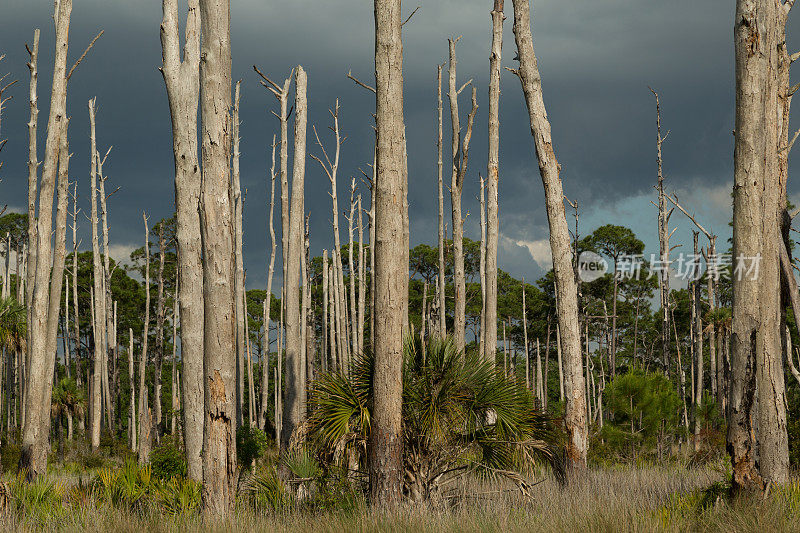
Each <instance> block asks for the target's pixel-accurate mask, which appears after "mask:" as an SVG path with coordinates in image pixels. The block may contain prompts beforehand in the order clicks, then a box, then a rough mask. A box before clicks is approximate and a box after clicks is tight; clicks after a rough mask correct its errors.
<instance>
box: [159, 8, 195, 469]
mask: <svg viewBox="0 0 800 533" xmlns="http://www.w3.org/2000/svg"><path fill="white" fill-rule="evenodd" d="M187 4H188V8H189V9H188V13H187V15H186V28H185V31H186V38H185V45H184V49H183V58H182V59H181V55H180V37H179V34H178V1H177V0H162V9H163V19H162V21H161V50H162V60H163V65H162V67H161V73H162V75H163V77H164V83H165V85H166V88H167V96H168V99H169V109H170V116H171V118H172V151H173V158H174V161H175V221H176V223H175V228H176V229H175V233H176V237H177V252H178V278H179V283H178V284H179V285H180V293H179V294H178V300H179V305H180V320H181V328H180V336H181V363H182V367H183V372H182V379H183V383H182V385H183V386H182V387H181V389H182V393H183V394H182V398H183V400H182V402H181V406H182V409H181V414H182V419H183V439H184V445H185V446H184V447H185V450H186V462H187V465H188V469H187V471H188V476H189V478H191V479H194V480H195V481H201V480H202V479H203V461H202V457H201V451H202V449H203V424H204V414H203V405H204V403H203V402H204V400H203V393H204V385H203V349H204V348H203V321H204V317H203V265H202V263H201V252H202V251H201V235H200V212H199V202H200V182H201V172H200V164H199V160H198V152H197V149H198V141H197V107H198V99H199V96H200V10H199V6H198V0H187Z"/></svg>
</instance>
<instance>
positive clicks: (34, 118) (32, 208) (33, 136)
mask: <svg viewBox="0 0 800 533" xmlns="http://www.w3.org/2000/svg"><path fill="white" fill-rule="evenodd" d="M56 15H58V13H56ZM66 45H67V43H66V42H65V43H64V46H65V47H66ZM26 48H27V49H28V53H29V55H30V60H29V61H28V69H29V70H30V78H31V80H30V88H29V97H28V98H29V104H30V109H31V113H30V119H29V121H28V256H27V262H26V267H27V268H26V271H25V277H26V283H25V308H26V318H27V320H26V323H27V324H28V329H27V331H26V341H27V342H26V344H27V346H28V351H27V353H26V359H29V358H30V354H31V353H32V352H31V348H32V347H33V332H34V326H33V294H34V293H33V289H34V288H35V286H36V248H37V246H38V241H39V239H38V237H37V236H36V226H37V220H36V200H37V198H38V195H37V187H38V181H39V176H38V169H39V159H38V158H39V156H38V149H37V128H38V124H39V103H38V102H39V98H38V95H37V84H38V81H39V68H38V64H39V29H38V28H37V29H36V30H34V32H33V47H26ZM64 61H65V65H64V68H65V69H66V50H65V51H64ZM54 75H55V72H54ZM63 90H64V91H65V93H66V83H65V84H64V89H63ZM65 102H66V97H65ZM65 106H66V103H65ZM48 124H49V121H48ZM51 202H52V200H51ZM10 257H11V237H10V236H9V238H8V245H7V246H6V279H8V280H10V279H11V276H10V270H9V269H10ZM31 265H33V268H31ZM17 268H19V263H18V264H17ZM8 285H9V286H8V287H6V286H5V285H4V286H3V291H4V292H3V297H4V298H8V297H9V296H10V294H11V293H10V282H9V284H8ZM17 396H18V397H19V401H21V402H22V401H24V399H23V398H22V396H21V395H19V394H18V395H17ZM15 416H16V415H15Z"/></svg>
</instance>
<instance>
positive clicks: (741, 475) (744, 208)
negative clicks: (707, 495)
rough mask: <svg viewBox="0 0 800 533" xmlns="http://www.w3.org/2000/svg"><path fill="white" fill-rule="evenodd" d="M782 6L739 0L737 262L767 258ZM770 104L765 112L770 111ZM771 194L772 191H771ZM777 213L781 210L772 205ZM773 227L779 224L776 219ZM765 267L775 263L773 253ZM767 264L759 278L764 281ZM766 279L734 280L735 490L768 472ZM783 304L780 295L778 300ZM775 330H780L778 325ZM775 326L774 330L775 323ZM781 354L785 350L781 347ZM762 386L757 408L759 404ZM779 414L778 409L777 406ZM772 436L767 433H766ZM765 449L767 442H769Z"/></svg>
mask: <svg viewBox="0 0 800 533" xmlns="http://www.w3.org/2000/svg"><path fill="white" fill-rule="evenodd" d="M776 8H777V6H776V3H775V2H774V1H771V0H737V3H736V19H735V21H736V22H735V27H734V42H735V49H736V129H735V133H736V136H735V151H734V193H733V195H734V201H733V257H734V258H739V257H751V258H752V257H761V256H763V254H764V252H765V250H764V246H763V243H764V242H765V237H764V225H763V221H764V218H765V217H764V214H763V213H764V210H765V208H766V207H767V206H765V198H764V195H765V191H766V188H767V187H768V186H769V185H768V184H767V183H765V180H768V179H770V178H769V177H766V178H765V176H766V175H767V173H768V172H770V171H771V170H774V168H772V166H773V165H772V164H771V163H770V161H769V160H770V159H772V158H773V157H774V156H773V154H771V152H774V151H775V148H776V146H777V143H776V144H771V143H770V139H773V140H776V139H775V132H773V133H772V134H770V131H769V127H768V122H769V121H768V119H767V116H768V115H770V114H773V115H774V113H775V109H776V107H777V102H774V103H775V104H776V105H775V106H773V107H770V106H769V105H768V103H769V101H770V100H771V98H770V94H769V93H770V92H771V86H772V80H770V74H771V73H770V62H771V56H772V55H773V51H775V55H777V46H778V43H777V42H775V39H776V36H775V31H774V28H775V16H776V13H775V11H776ZM765 105H766V108H765ZM766 194H767V195H769V193H766ZM774 207H777V206H774ZM772 222H775V221H772ZM765 259H766V260H765V261H764V263H769V262H770V261H772V259H773V258H772V256H771V254H770V255H768V256H766V257H765ZM764 275H765V274H764V272H763V265H762V272H761V274H760V276H761V277H762V278H763V276H764ZM763 287H764V285H763V281H762V279H753V278H751V277H749V276H742V277H741V279H737V278H736V277H734V281H733V305H732V311H733V317H732V332H733V335H732V353H731V380H730V391H729V404H728V417H727V418H728V434H727V449H728V453H729V455H730V457H731V462H732V465H733V485H734V488H735V489H739V490H741V489H761V488H763V478H762V474H761V473H760V472H759V471H758V468H757V466H756V447H757V446H761V444H762V443H761V440H762V437H761V435H759V442H758V443H756V442H755V441H754V434H755V428H754V427H753V419H754V418H756V420H757V422H758V430H759V433H760V432H761V430H762V426H761V422H762V420H761V416H759V415H760V411H761V407H762V405H761V404H766V403H768V402H769V400H770V397H769V393H768V392H767V391H762V390H761V389H760V385H761V384H762V381H761V379H760V378H761V377H762V376H763V375H764V373H763V371H762V369H761V368H759V367H760V366H761V365H763V363H764V362H765V360H764V357H763V353H764V351H765V350H769V349H771V348H772V347H773V346H772V345H771V343H769V340H770V338H769V337H770V336H772V335H773V333H774V334H777V335H779V332H773V333H768V332H765V325H770V324H765V323H764V320H763V317H762V314H763V312H764V309H762V307H763V304H762V298H763V300H768V299H770V297H771V296H772V295H770V294H762V291H763ZM775 297H776V298H777V297H778V295H775ZM772 325H775V324H772ZM775 326H776V325H775ZM777 351H778V353H780V346H778V350H777ZM757 387H758V395H759V400H758V408H756V406H755V398H756V390H757ZM773 407H774V408H777V406H773ZM763 429H765V430H767V428H763ZM765 444H766V443H765ZM773 451H774V450H770V449H769V447H764V448H763V449H762V450H760V452H761V453H760V454H759V455H760V457H761V458H762V459H766V457H765V456H766V454H768V453H770V452H773Z"/></svg>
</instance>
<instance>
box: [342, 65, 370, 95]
mask: <svg viewBox="0 0 800 533" xmlns="http://www.w3.org/2000/svg"><path fill="white" fill-rule="evenodd" d="M347 77H348V78H350V79H351V80H353V81H354V82H355V83H356V85H360V86H361V87H363V88H365V89H366V90H368V91H372V92H373V93H374V92H375V87H372V86H370V85H367V84H366V83H364V82H363V81H361V80H359V79H358V78H356V77H355V76H353V71H352V70H349V71H348V72H347Z"/></svg>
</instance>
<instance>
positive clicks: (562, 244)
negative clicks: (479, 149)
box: [513, 0, 589, 470]
mask: <svg viewBox="0 0 800 533" xmlns="http://www.w3.org/2000/svg"><path fill="white" fill-rule="evenodd" d="M513 3H514V35H515V37H516V43H517V54H518V57H519V61H520V65H519V71H518V75H519V79H520V82H521V84H522V91H523V93H524V95H525V103H526V104H527V107H528V113H529V118H530V126H531V133H532V135H533V138H534V144H535V146H536V158H537V161H538V163H539V172H540V173H541V175H542V183H543V184H544V191H545V202H546V205H547V219H548V223H549V227H550V249H551V252H552V257H553V271H554V274H555V288H556V294H557V295H558V298H557V301H556V303H557V311H558V325H559V336H560V337H561V339H560V340H561V342H560V343H559V346H561V348H562V351H563V355H564V378H565V379H564V386H565V394H566V405H565V411H564V423H565V426H566V429H567V436H568V440H567V464H568V467H569V468H570V469H572V470H583V469H585V467H586V458H587V452H588V448H589V441H588V426H587V420H586V397H585V388H584V383H583V364H582V358H581V344H580V331H579V327H580V326H579V323H578V294H577V289H576V286H575V277H574V272H573V266H572V249H571V246H570V237H569V230H568V228H567V219H566V215H565V212H564V200H563V198H564V192H563V188H562V185H561V178H560V176H559V174H560V168H561V167H560V165H559V163H558V161H557V159H556V155H555V151H554V149H553V141H552V138H551V133H550V122H549V121H548V119H547V112H546V110H545V106H544V99H543V94H542V80H541V76H540V74H539V67H538V63H537V60H536V55H535V53H534V49H533V39H532V36H531V20H530V4H529V3H528V1H527V0H514V2H513Z"/></svg>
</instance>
